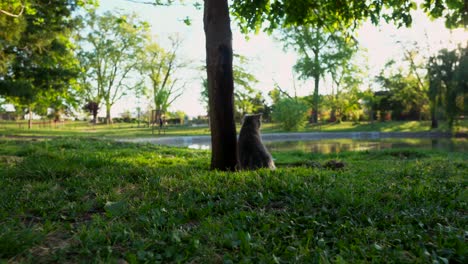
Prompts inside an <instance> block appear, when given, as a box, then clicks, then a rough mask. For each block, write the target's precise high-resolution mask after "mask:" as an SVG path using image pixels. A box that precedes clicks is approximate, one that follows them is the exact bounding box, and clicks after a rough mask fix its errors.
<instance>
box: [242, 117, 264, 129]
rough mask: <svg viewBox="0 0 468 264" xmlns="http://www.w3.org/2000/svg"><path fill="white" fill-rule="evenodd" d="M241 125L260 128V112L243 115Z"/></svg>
mask: <svg viewBox="0 0 468 264" xmlns="http://www.w3.org/2000/svg"><path fill="white" fill-rule="evenodd" d="M241 123H242V126H251V127H255V128H257V129H258V128H260V126H261V125H262V113H260V114H249V115H245V116H244V117H243V118H242V120H241Z"/></svg>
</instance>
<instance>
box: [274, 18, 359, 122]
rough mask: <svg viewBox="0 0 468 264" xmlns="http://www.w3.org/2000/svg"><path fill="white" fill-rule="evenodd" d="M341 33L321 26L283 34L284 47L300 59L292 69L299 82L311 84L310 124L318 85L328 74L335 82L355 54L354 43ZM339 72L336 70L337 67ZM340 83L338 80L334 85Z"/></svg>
mask: <svg viewBox="0 0 468 264" xmlns="http://www.w3.org/2000/svg"><path fill="white" fill-rule="evenodd" d="M346 34H347V33H346V32H344V31H339V30H337V31H334V32H329V31H328V30H327V29H326V27H325V26H323V27H314V26H298V27H290V28H287V29H286V30H284V38H283V40H284V41H285V43H286V47H293V48H294V49H295V50H296V51H297V52H298V54H299V56H300V58H299V60H298V61H297V63H296V64H295V65H294V69H295V71H297V72H298V73H299V78H301V79H309V78H312V79H313V80H314V90H313V105H312V122H314V123H316V122H317V121H318V109H319V83H320V80H321V78H322V77H323V76H324V75H325V74H326V73H330V74H331V75H332V77H333V78H335V80H338V79H339V76H337V75H340V74H342V73H339V72H340V71H345V68H344V67H346V66H345V65H346V64H348V61H349V60H350V59H351V57H352V55H353V54H354V52H355V51H356V48H355V47H356V46H357V45H356V43H355V41H354V40H353V39H352V38H349V37H347V36H346ZM339 66H342V67H341V70H338V69H339V68H340V67H339ZM340 82H341V81H339V80H338V84H339V83H340Z"/></svg>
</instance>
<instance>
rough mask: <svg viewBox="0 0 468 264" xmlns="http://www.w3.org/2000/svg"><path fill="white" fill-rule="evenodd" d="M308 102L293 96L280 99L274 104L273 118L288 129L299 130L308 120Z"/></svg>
mask: <svg viewBox="0 0 468 264" xmlns="http://www.w3.org/2000/svg"><path fill="white" fill-rule="evenodd" d="M307 110H308V107H307V104H306V103H305V102H303V101H301V100H298V99H293V98H283V99H280V100H279V101H278V102H277V103H276V104H275V105H274V106H273V112H272V118H273V120H274V121H276V122H279V123H280V124H281V127H282V128H283V129H284V130H286V131H298V130H299V129H301V128H303V127H304V123H305V121H306V120H307Z"/></svg>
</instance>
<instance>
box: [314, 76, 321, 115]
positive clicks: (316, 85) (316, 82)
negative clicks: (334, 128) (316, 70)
mask: <svg viewBox="0 0 468 264" xmlns="http://www.w3.org/2000/svg"><path fill="white" fill-rule="evenodd" d="M319 79H320V77H319V76H315V78H314V98H313V100H314V102H313V107H312V122H313V123H317V122H318V105H319V93H318V91H319Z"/></svg>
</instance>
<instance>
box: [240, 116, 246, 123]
mask: <svg viewBox="0 0 468 264" xmlns="http://www.w3.org/2000/svg"><path fill="white" fill-rule="evenodd" d="M246 117H247V115H244V116H243V117H242V118H241V120H240V123H241V125H243V124H244V121H245V118H246Z"/></svg>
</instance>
